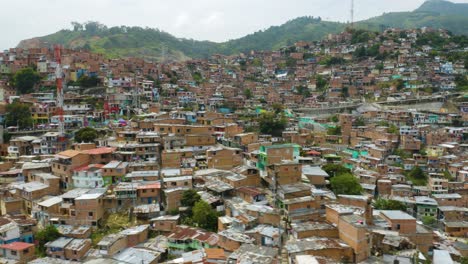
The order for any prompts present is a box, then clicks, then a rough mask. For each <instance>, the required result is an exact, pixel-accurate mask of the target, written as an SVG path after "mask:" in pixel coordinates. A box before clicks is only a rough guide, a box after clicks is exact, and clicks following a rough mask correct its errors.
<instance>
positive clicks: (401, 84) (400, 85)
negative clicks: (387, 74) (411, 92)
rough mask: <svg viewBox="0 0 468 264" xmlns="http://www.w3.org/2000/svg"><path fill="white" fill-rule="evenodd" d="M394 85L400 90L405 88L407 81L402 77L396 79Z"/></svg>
mask: <svg viewBox="0 0 468 264" xmlns="http://www.w3.org/2000/svg"><path fill="white" fill-rule="evenodd" d="M393 85H394V86H395V87H396V89H397V90H398V91H400V90H402V89H403V88H405V82H404V81H403V80H402V79H396V80H395V81H394V82H393Z"/></svg>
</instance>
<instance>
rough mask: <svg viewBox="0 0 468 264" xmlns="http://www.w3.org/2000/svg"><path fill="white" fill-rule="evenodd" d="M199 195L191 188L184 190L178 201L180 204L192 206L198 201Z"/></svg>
mask: <svg viewBox="0 0 468 264" xmlns="http://www.w3.org/2000/svg"><path fill="white" fill-rule="evenodd" d="M200 199H201V197H200V195H199V194H198V193H197V192H196V191H195V190H193V189H190V190H186V191H184V192H183V193H182V199H180V203H181V204H182V206H187V207H193V206H194V205H195V203H197V202H198V201H200Z"/></svg>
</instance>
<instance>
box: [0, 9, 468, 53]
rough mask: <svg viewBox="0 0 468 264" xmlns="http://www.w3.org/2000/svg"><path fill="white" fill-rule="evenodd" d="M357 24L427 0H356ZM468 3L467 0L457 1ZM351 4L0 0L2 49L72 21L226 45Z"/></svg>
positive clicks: (339, 14) (333, 14) (340, 14)
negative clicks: (155, 30) (146, 29)
mask: <svg viewBox="0 0 468 264" xmlns="http://www.w3.org/2000/svg"><path fill="white" fill-rule="evenodd" d="M354 2H355V20H356V21H357V20H362V19H366V18H369V17H373V16H378V15H381V14H382V13H384V12H393V11H411V10H414V9H416V8H417V7H418V6H420V5H421V4H422V3H423V2H424V0H391V1H390V0H355V1H354ZM453 2H462V3H468V0H453ZM350 3H351V0H288V1H286V0H79V1H76V0H73V1H72V0H10V1H6V0H1V1H0V8H1V11H2V12H1V13H0V25H2V26H1V27H0V35H1V36H2V37H1V38H0V49H1V50H3V49H6V48H10V47H14V46H16V45H17V44H18V42H19V41H20V40H22V39H28V38H32V37H38V36H43V35H47V34H51V33H54V32H56V31H58V30H60V29H64V28H68V29H71V25H70V22H72V21H77V22H85V21H98V22H100V23H103V24H105V25H107V26H120V25H126V26H142V27H152V28H159V29H161V30H164V31H166V32H169V33H171V34H173V35H175V36H177V37H185V38H193V39H197V40H211V41H217V42H220V41H225V40H229V39H234V38H238V37H242V36H244V35H246V34H249V33H253V32H255V31H258V30H260V29H266V28H268V27H269V26H272V25H281V24H282V23H284V22H286V21H288V20H290V19H293V18H296V17H299V16H305V15H308V16H315V17H317V16H320V17H322V19H324V20H332V21H342V22H346V21H348V20H349V19H350Z"/></svg>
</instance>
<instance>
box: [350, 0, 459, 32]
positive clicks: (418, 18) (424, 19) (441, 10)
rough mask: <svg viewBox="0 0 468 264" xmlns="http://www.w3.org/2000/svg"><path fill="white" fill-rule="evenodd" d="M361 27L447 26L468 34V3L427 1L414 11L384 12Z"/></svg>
mask: <svg viewBox="0 0 468 264" xmlns="http://www.w3.org/2000/svg"><path fill="white" fill-rule="evenodd" d="M358 24H359V25H360V26H361V27H364V28H368V29H378V28H379V27H380V25H383V26H386V27H400V28H420V27H433V28H445V29H448V30H450V31H452V32H453V33H455V34H460V35H468V4H463V3H456V4H455V3H452V2H448V1H443V0H430V1H426V2H425V3H424V4H423V5H421V6H420V7H419V8H418V9H416V10H414V11H413V12H394V13H387V14H383V15H381V16H378V17H374V18H370V19H368V20H365V21H361V22H359V23H358Z"/></svg>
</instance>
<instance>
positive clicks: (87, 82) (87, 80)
mask: <svg viewBox="0 0 468 264" xmlns="http://www.w3.org/2000/svg"><path fill="white" fill-rule="evenodd" d="M77 82H78V83H79V85H80V86H82V87H85V88H89V87H96V86H97V85H98V84H99V79H98V78H97V77H96V76H91V77H89V76H86V75H83V76H81V77H80V78H79V79H78V81H77Z"/></svg>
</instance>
